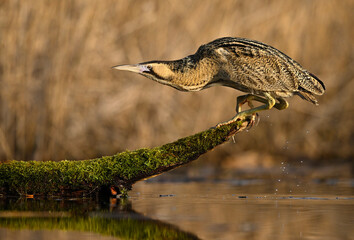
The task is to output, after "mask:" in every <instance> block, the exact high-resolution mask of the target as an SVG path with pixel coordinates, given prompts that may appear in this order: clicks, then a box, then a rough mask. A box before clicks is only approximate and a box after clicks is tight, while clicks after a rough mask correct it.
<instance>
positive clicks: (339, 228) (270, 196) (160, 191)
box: [0, 179, 354, 240]
mask: <svg viewBox="0 0 354 240" xmlns="http://www.w3.org/2000/svg"><path fill="white" fill-rule="evenodd" d="M129 195H130V197H129V199H128V200H126V201H123V202H121V201H119V200H118V201H116V200H114V199H110V200H108V199H106V200H100V201H98V200H74V199H72V200H65V201H64V200H61V199H56V200H33V199H28V200H18V199H2V200H1V201H0V239H21V240H22V239H30V240H32V239H52V237H53V236H55V239H58V240H64V239H65V240H66V239H354V237H353V236H354V230H353V229H354V184H353V181H352V180H341V181H339V180H333V179H332V180H326V181H323V182H321V181H308V182H299V181H290V182H289V181H283V180H282V181H278V180H259V179H251V180H223V181H207V182H205V181H201V182H163V183H161V182H151V181H150V182H149V181H145V182H139V183H137V184H135V185H134V187H133V190H132V191H131V192H130V194H129Z"/></svg>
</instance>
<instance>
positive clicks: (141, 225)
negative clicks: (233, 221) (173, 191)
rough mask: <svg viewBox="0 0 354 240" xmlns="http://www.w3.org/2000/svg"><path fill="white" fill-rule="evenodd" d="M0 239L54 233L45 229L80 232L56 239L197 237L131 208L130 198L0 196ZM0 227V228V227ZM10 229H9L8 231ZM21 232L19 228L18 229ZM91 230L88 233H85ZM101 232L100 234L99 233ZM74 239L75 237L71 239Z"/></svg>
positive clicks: (51, 234)
mask: <svg viewBox="0 0 354 240" xmlns="http://www.w3.org/2000/svg"><path fill="white" fill-rule="evenodd" d="M0 205H1V207H0V239H4V240H5V239H23V236H22V234H11V230H23V229H27V230H41V234H40V236H41V237H39V235H38V232H32V238H31V234H30V232H27V234H26V235H27V236H26V239H37V240H38V239H52V238H53V232H52V231H45V230H65V231H68V230H69V231H80V232H82V234H79V233H78V232H69V235H62V236H64V237H63V238H60V234H59V235H58V236H56V237H55V239H58V240H61V239H67V237H69V238H70V239H71V238H72V237H73V236H75V238H76V239H84V238H85V237H86V238H87V239H112V238H104V237H103V236H111V237H115V238H113V239H117V238H118V239H198V238H197V237H196V236H195V235H193V234H191V233H188V232H184V231H181V230H179V229H178V228H177V227H175V226H173V225H171V224H168V223H164V222H161V221H158V220H153V219H151V218H149V217H146V216H143V215H142V214H140V213H138V212H136V211H134V210H132V206H131V202H130V201H129V200H125V201H121V200H116V199H110V202H102V201H92V200H71V201H68V200H65V201H63V200H58V201H55V200H33V199H2V201H1V202H0ZM1 228H2V229H1ZM9 229H11V230H9ZM18 233H20V231H18ZM88 233H91V234H88ZM98 234H100V235H101V236H100V235H98ZM73 239H74V238H73Z"/></svg>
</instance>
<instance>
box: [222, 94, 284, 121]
mask: <svg viewBox="0 0 354 240" xmlns="http://www.w3.org/2000/svg"><path fill="white" fill-rule="evenodd" d="M264 96H265V98H262V97H259V96H255V95H252V94H247V95H244V96H239V97H237V106H236V112H237V114H236V115H235V116H234V117H233V118H232V119H230V120H229V121H227V122H223V123H219V124H218V125H216V127H220V126H222V125H226V124H230V123H233V122H235V121H236V120H237V119H244V118H245V117H246V116H249V115H252V114H256V113H257V112H259V111H264V110H269V109H271V108H272V107H273V106H274V105H275V104H276V100H275V98H273V97H272V96H271V95H270V94H269V93H264ZM252 100H256V101H258V102H262V103H265V104H264V105H261V106H259V107H253V104H252V103H250V102H251V101H252ZM282 100H284V99H282ZM246 102H248V103H249V106H250V107H251V109H248V110H245V111H241V106H242V105H243V104H245V103H246ZM284 102H285V103H287V102H286V101H285V100H284ZM278 106H279V107H284V106H285V105H284V103H283V102H282V103H279V105H278Z"/></svg>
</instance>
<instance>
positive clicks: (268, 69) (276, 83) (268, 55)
mask: <svg viewBox="0 0 354 240" xmlns="http://www.w3.org/2000/svg"><path fill="white" fill-rule="evenodd" d="M221 48H222V49H224V50H225V52H228V53H229V55H228V56H226V57H227V58H228V63H229V67H230V68H231V69H232V71H233V73H234V74H235V80H237V81H240V83H241V84H243V85H245V86H246V87H248V88H251V89H255V90H258V91H291V92H293V91H297V90H298V87H299V79H301V78H303V77H305V75H306V72H304V71H303V70H302V69H301V66H300V65H299V64H297V63H296V62H295V61H293V60H292V59H290V58H289V57H287V56H286V55H285V54H282V53H281V52H280V51H278V50H276V49H274V48H271V47H268V46H265V45H263V44H262V45H251V46H250V45H249V43H248V44H243V43H237V44H232V45H229V46H223V47H221ZM219 51H220V49H219Z"/></svg>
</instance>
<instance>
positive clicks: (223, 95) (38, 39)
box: [0, 0, 354, 165]
mask: <svg viewBox="0 0 354 240" xmlns="http://www.w3.org/2000/svg"><path fill="white" fill-rule="evenodd" d="M353 12H354V3H353V1H351V0H341V1H336V0H324V1H315V0H314V1H311V0H291V1H280V0H269V1H261V0H251V1H242V0H239V1H232V0H222V1H202V0H194V1H191V0H189V1H177V0H169V1H166V0H144V1H124V0H121V1H113V0H103V1H98V0H97V1H87V0H82V1H80V0H76V1H69V0H65V1H51V0H38V1H24V0H23V1H16V0H11V1H10V0H9V1H6V0H3V1H1V2H0V52H1V54H0V116H1V117H0V159H1V160H6V159H17V160H29V159H36V160H48V159H51V160H61V159H87V158H93V157H98V156H102V155H110V154H114V153H116V152H119V151H123V150H126V149H129V150H133V149H136V148H142V147H153V146H157V145H161V144H164V143H167V142H170V141H173V140H176V139H178V138H180V137H184V136H188V135H191V134H194V133H196V132H199V131H202V130H204V129H207V128H209V127H212V126H214V125H216V124H217V123H218V122H221V121H225V120H228V119H229V118H230V117H232V116H233V115H234V113H235V112H234V109H235V101H236V96H237V95H240V94H241V92H238V91H236V90H233V89H228V88H225V87H214V88H210V89H208V90H204V91H201V92H197V93H185V92H179V91H176V90H175V89H172V88H169V87H166V86H162V85H160V84H157V83H155V82H152V81H150V80H148V79H146V78H144V77H142V76H139V75H134V74H131V73H125V72H119V71H115V70H112V69H111V66H114V65H118V64H127V63H131V64H133V63H139V62H143V61H148V60H171V59H178V58H182V57H185V56H187V55H189V54H192V53H194V52H195V51H196V50H197V48H198V47H199V46H200V45H201V44H204V43H207V42H209V41H211V40H214V39H216V38H218V37H223V36H239V37H247V38H251V39H256V40H259V41H262V42H265V43H268V44H270V45H272V46H274V47H276V48H278V49H280V50H281V51H283V52H285V53H286V54H288V55H289V56H290V57H292V58H294V59H295V60H296V61H298V62H299V63H300V64H302V65H303V66H304V67H305V68H306V69H308V70H309V71H311V72H312V73H314V74H315V75H317V76H318V77H319V78H320V79H321V80H322V81H323V82H324V83H325V84H326V88H327V92H326V94H325V95H324V96H322V97H320V98H319V102H320V105H319V106H318V107H316V106H314V105H312V104H310V103H308V102H305V101H303V100H301V99H299V98H298V97H294V98H293V99H291V100H290V108H289V109H287V110H285V111H277V110H271V111H267V112H262V113H261V114H260V117H261V120H260V123H259V125H258V126H257V127H253V128H252V129H251V130H250V131H249V132H244V133H242V134H239V135H237V136H236V138H235V141H236V143H235V144H234V143H232V142H230V143H229V144H226V145H223V146H222V147H219V148H218V149H217V150H216V151H214V152H213V153H211V154H207V158H208V157H209V158H210V160H208V162H213V163H218V164H219V163H220V161H224V162H225V161H228V160H230V159H231V160H232V162H233V163H234V164H237V162H238V161H241V162H242V158H245V157H248V158H252V159H256V160H255V161H256V165H257V164H266V162H267V161H268V162H273V161H276V160H277V159H279V157H281V158H282V159H284V158H287V159H307V160H308V161H309V162H312V163H324V162H329V163H334V162H338V161H342V162H345V161H347V162H352V159H353V156H354V154H353V153H354V150H353V146H354V135H353V133H354V124H353V111H354V107H353V100H352V97H353V96H354V94H353V93H354V81H353V78H354V67H353V63H354V50H353V40H354V30H353V23H354V21H353ZM211 158H212V159H211ZM257 159H258V160H257ZM265 159H268V160H267V161H265ZM263 160H264V162H265V163H259V162H263ZM257 161H259V162H258V163H257Z"/></svg>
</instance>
